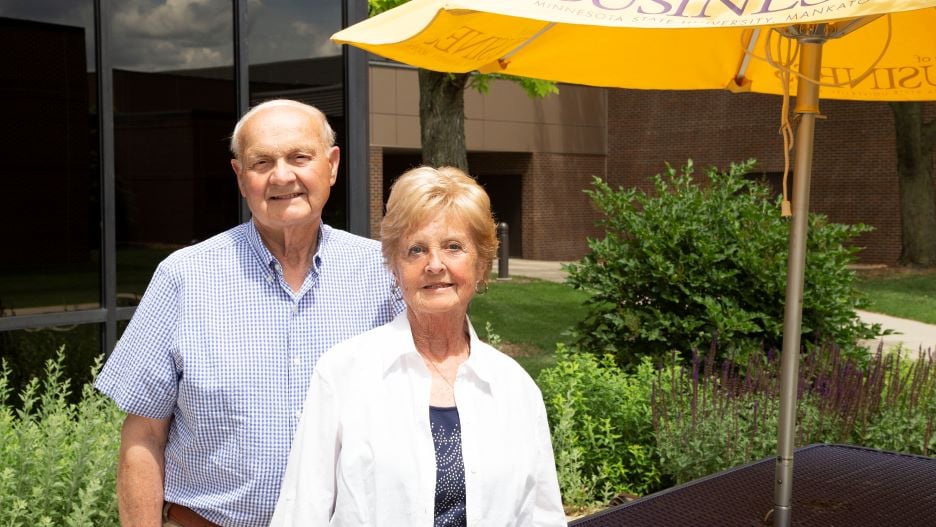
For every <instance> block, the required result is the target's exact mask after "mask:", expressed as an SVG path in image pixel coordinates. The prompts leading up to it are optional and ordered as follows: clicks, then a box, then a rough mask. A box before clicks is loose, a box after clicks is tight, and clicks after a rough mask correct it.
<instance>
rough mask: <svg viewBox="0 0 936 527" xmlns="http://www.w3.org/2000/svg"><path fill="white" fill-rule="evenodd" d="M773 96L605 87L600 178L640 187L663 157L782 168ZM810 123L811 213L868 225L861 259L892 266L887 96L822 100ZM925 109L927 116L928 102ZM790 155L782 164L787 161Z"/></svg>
mask: <svg viewBox="0 0 936 527" xmlns="http://www.w3.org/2000/svg"><path fill="white" fill-rule="evenodd" d="M781 102H782V99H781V98H780V97H778V96H772V95H759V94H732V93H728V92H721V91H681V92H675V91H673V92H668V91H640V90H609V95H608V136H609V137H608V150H609V154H608V178H609V181H610V182H611V183H612V184H613V185H623V186H637V187H640V188H643V189H649V188H651V187H650V179H649V176H651V175H653V174H656V173H658V172H660V171H661V170H663V168H664V162H665V161H669V162H670V163H671V164H673V165H682V164H683V163H685V161H686V159H688V158H692V159H693V162H694V163H695V164H696V166H707V165H716V166H718V167H726V166H727V165H728V163H729V162H732V161H740V160H744V159H748V158H756V159H757V160H758V167H759V168H760V169H761V170H763V171H765V172H781V171H783V163H784V161H783V141H782V138H781V136H780V135H779V134H778V133H777V131H778V129H779V123H780V108H781ZM820 111H821V112H822V114H823V115H824V116H826V117H827V118H826V119H818V120H817V122H816V132H815V143H814V153H813V170H812V184H811V188H810V200H809V201H810V203H809V208H810V211H813V212H819V213H822V214H825V215H827V216H828V217H829V218H830V220H831V221H834V222H839V223H859V222H860V223H865V224H867V225H871V226H873V227H874V228H875V230H874V231H873V232H871V233H868V234H865V235H862V236H861V237H859V238H857V239H856V241H855V243H856V244H857V245H858V246H861V247H864V248H865V249H864V250H863V251H862V252H860V253H859V257H860V261H861V262H863V263H885V264H894V263H896V262H897V258H898V257H899V255H900V223H901V222H900V198H899V189H898V177H897V158H896V146H895V142H894V141H895V139H894V122H893V116H892V114H891V111H890V108H889V107H888V105H887V103H882V102H853V101H831V100H825V101H821V103H820ZM927 115H928V116H929V118H930V119H932V118H933V116H934V115H936V104H928V106H927ZM792 163H793V161H792V156H791V167H792Z"/></svg>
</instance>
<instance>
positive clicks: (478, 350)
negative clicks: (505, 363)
mask: <svg viewBox="0 0 936 527" xmlns="http://www.w3.org/2000/svg"><path fill="white" fill-rule="evenodd" d="M406 313H407V311H406V310H405V309H404V310H403V312H401V313H400V314H398V315H397V316H396V318H394V319H393V320H392V321H391V322H390V323H389V324H387V328H388V329H389V330H390V332H391V335H390V338H389V342H388V343H389V344H391V345H390V346H388V348H389V349H388V351H387V353H385V354H383V356H382V359H383V368H382V370H383V372H384V375H386V374H387V373H388V372H389V370H390V369H391V368H393V367H394V366H395V365H396V364H398V363H400V362H402V361H403V360H404V358H405V357H407V356H409V355H413V356H419V352H418V351H416V345H415V344H413V330H412V328H411V327H410V323H409V318H407V316H406ZM465 322H466V323H467V324H468V338H469V342H470V350H471V352H470V353H469V355H468V360H466V361H465V362H464V364H463V365H464V366H466V367H467V368H468V369H469V370H470V371H471V372H472V373H474V374H475V375H476V376H477V377H478V378H479V379H480V380H482V381H484V382H486V383H488V384H490V383H491V382H492V381H493V379H494V375H493V373H494V368H495V366H494V364H493V362H492V359H493V357H492V354H494V353H498V352H497V350H495V349H494V348H492V347H491V346H489V345H488V344H486V343H485V342H482V341H481V339H480V338H478V334H477V332H475V329H474V327H473V326H472V325H471V321H470V320H468V319H467V318H466V319H465ZM420 360H421V357H420Z"/></svg>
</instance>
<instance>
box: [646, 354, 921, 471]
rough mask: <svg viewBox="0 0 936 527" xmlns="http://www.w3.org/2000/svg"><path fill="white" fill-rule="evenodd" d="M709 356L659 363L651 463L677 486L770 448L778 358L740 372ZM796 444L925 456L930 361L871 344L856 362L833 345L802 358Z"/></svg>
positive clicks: (759, 455)
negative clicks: (866, 358)
mask: <svg viewBox="0 0 936 527" xmlns="http://www.w3.org/2000/svg"><path fill="white" fill-rule="evenodd" d="M715 355H716V354H715V352H714V350H710V352H709V353H708V355H707V356H706V357H705V358H701V357H699V356H698V355H695V356H694V357H693V360H692V361H691V362H690V363H689V365H688V366H686V367H680V366H673V367H670V368H665V369H661V370H660V372H659V373H658V376H657V383H656V385H655V387H654V390H653V397H652V401H653V420H652V423H653V427H654V430H655V437H656V449H657V452H658V453H659V458H660V469H661V471H662V472H663V473H664V474H666V475H667V476H670V477H672V478H673V479H674V480H675V481H676V482H679V483H682V482H686V481H689V480H692V479H695V478H698V477H701V476H704V475H707V474H712V473H715V472H718V471H721V470H724V469H727V468H730V467H733V466H737V465H740V464H742V463H746V462H749V461H753V460H757V459H762V458H764V457H768V456H770V455H772V454H773V453H774V452H775V449H776V440H777V432H778V421H779V419H778V415H779V410H780V408H779V381H780V379H779V369H780V367H779V361H778V360H776V359H775V357H774V356H773V354H770V355H768V357H767V359H766V360H763V358H760V357H757V356H755V355H751V357H750V359H749V361H748V363H747V365H746V366H745V367H744V368H738V367H736V366H735V365H734V364H732V363H731V362H730V361H727V360H725V361H723V362H722V363H721V367H720V368H716V367H715ZM797 393H798V401H797V425H796V430H795V435H794V441H795V444H796V445H797V446H803V445H807V444H812V443H827V442H833V443H848V444H855V445H861V446H865V447H869V448H878V449H884V450H890V451H897V452H907V453H913V454H920V455H932V453H933V450H934V443H936V441H934V440H933V427H934V419H936V417H934V410H936V357H934V356H933V355H928V356H924V357H921V358H919V359H918V360H915V361H901V359H900V355H899V354H889V355H884V354H883V353H881V351H880V350H879V351H878V353H877V354H876V355H875V356H874V358H873V359H872V360H871V361H870V362H869V363H868V364H867V365H864V366H862V365H861V364H859V363H858V362H856V361H854V360H852V359H849V358H847V357H845V356H843V355H842V354H841V353H840V350H839V349H838V348H837V347H835V346H822V347H819V348H816V349H814V350H813V351H812V352H810V353H809V354H807V355H805V356H803V357H802V358H801V364H800V367H799V380H798V390H797Z"/></svg>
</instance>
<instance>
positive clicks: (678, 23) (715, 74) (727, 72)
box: [332, 0, 936, 101]
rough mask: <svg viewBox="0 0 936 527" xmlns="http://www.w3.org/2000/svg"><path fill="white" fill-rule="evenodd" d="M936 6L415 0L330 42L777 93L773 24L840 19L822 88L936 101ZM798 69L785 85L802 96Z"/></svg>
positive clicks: (568, 75) (909, 0)
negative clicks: (773, 60)
mask: <svg viewBox="0 0 936 527" xmlns="http://www.w3.org/2000/svg"><path fill="white" fill-rule="evenodd" d="M934 6H936V1H934V0H886V1H885V0H510V1H505V0H411V1H410V2H408V3H406V4H403V5H401V6H399V7H397V8H395V9H391V10H390V11H387V12H385V13H382V14H380V15H378V16H376V17H374V18H370V19H368V20H365V21H362V22H360V23H358V24H355V25H354V26H351V27H349V28H347V29H345V30H342V31H339V32H338V33H336V34H335V35H334V36H333V37H332V39H333V40H335V41H336V42H339V43H346V44H352V45H354V46H356V47H359V48H362V49H366V50H368V51H370V52H373V53H375V54H378V55H381V56H384V57H387V58H390V59H393V60H397V61H400V62H404V63H406V64H411V65H414V66H418V67H421V68H425V69H430V70H436V71H447V72H452V73H463V72H468V71H481V72H485V73H491V72H499V73H507V74H511V75H518V76H523V77H535V78H540V79H546V80H554V81H561V82H570V83H576V84H588V85H591V86H607V87H618V88H638V89H673V90H691V89H723V88H729V89H743V90H751V91H756V92H758V93H773V94H781V93H783V91H784V87H783V83H782V82H781V77H780V76H778V74H777V73H778V70H777V68H776V67H774V66H772V65H771V64H769V63H768V62H767V59H768V58H770V57H773V58H774V59H775V60H777V61H779V60H783V58H782V57H780V56H779V55H782V54H783V50H782V49H781V50H779V51H780V52H779V53H778V50H777V49H776V47H777V46H776V45H777V44H780V45H781V46H782V44H781V43H780V42H779V38H778V37H777V34H776V33H775V32H773V31H769V29H770V28H774V29H779V30H784V27H787V26H791V25H792V24H797V25H803V24H815V23H820V22H829V21H838V22H836V23H835V24H834V25H833V26H832V27H831V28H830V29H829V30H830V31H838V32H839V33H846V32H848V31H852V32H853V33H854V34H853V35H847V36H845V35H840V36H839V37H834V38H831V39H829V40H828V42H827V43H826V44H825V45H824V46H823V48H824V49H823V52H822V54H823V57H822V68H821V70H820V76H819V79H818V80H819V82H820V83H822V84H823V85H824V86H823V90H822V96H823V97H826V98H833V99H855V100H876V101H881V100H886V101H909V100H920V101H922V100H934V99H936V9H933V7H934ZM927 8H929V9H927ZM884 14H889V16H880V15H884ZM856 19H857V20H856ZM862 25H864V27H861V26H862ZM661 29H662V30H663V31H661ZM792 77H793V79H792V82H791V84H790V85H789V87H788V89H789V90H790V92H792V93H795V92H796V75H793V76H792Z"/></svg>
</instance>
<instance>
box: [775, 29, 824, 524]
mask: <svg viewBox="0 0 936 527" xmlns="http://www.w3.org/2000/svg"><path fill="white" fill-rule="evenodd" d="M821 64H822V41H821V40H820V41H802V42H800V67H799V70H800V73H801V74H802V75H803V76H804V77H805V78H808V79H819V67H820V65H821ZM797 86H798V87H797V91H796V107H795V108H794V110H793V111H794V112H795V113H797V114H799V116H800V122H799V125H798V126H797V127H796V153H795V157H794V162H795V165H794V172H793V218H792V223H791V224H790V236H789V259H788V261H787V287H786V304H785V305H784V315H783V351H782V355H781V359H780V423H779V425H780V426H779V430H778V432H777V464H776V471H775V478H774V485H775V486H774V510H773V520H774V526H775V527H788V526H789V525H790V515H791V501H792V496H793V436H794V431H795V429H796V384H797V380H798V377H799V373H798V369H799V350H800V330H801V327H802V321H803V274H804V272H805V268H806V226H807V220H808V214H809V180H810V176H811V175H812V157H813V136H814V132H815V125H816V116H817V114H818V113H819V86H818V85H817V84H814V83H812V82H806V81H804V80H803V79H802V78H800V80H799V82H798V83H797Z"/></svg>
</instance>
